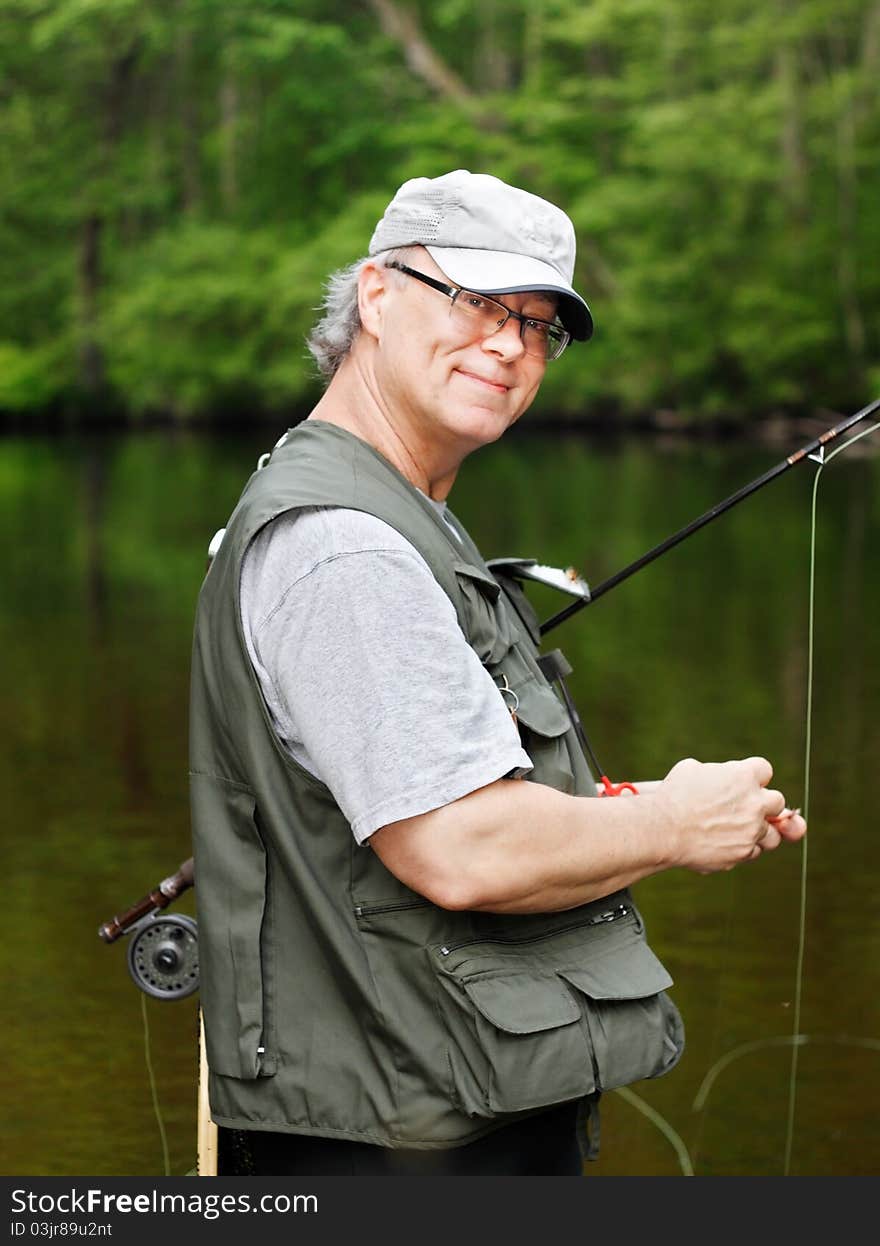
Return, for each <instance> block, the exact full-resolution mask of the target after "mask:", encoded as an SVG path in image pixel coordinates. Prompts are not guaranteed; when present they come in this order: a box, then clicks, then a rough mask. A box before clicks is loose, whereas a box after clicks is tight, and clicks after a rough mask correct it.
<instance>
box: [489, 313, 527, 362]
mask: <svg viewBox="0 0 880 1246" xmlns="http://www.w3.org/2000/svg"><path fill="white" fill-rule="evenodd" d="M483 350H488V351H491V352H492V353H493V354H496V355H498V356H499V357H500V358H502V359H505V360H508V359H518V358H519V357H520V355H522V354H524V353H525V345H524V343H523V340H522V324H521V323H520V321H519V320H517V319H516V317H515V316H508V318H507V320H506V322H505V323H504V325H503V326H502V327H501V328H500V329H498V330H496V332H495V333H493V334H491V335H490V336H489V337H486V338H483Z"/></svg>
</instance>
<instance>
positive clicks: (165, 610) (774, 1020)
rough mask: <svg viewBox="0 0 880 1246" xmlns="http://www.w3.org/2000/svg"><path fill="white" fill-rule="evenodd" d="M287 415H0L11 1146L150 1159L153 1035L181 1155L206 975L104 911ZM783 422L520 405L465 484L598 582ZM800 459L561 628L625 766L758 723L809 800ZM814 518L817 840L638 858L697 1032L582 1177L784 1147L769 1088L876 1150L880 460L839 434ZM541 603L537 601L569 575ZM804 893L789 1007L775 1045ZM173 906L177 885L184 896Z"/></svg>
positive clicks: (795, 798)
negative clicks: (698, 860)
mask: <svg viewBox="0 0 880 1246" xmlns="http://www.w3.org/2000/svg"><path fill="white" fill-rule="evenodd" d="M280 431H281V430H280V429H279V430H277V432H280ZM276 435H277V433H276V430H269V431H266V430H265V429H263V430H254V431H252V432H250V433H248V434H246V435H236V436H231V435H224V436H222V437H219V436H216V435H214V436H211V437H210V438H209V437H200V436H180V435H178V436H171V435H167V434H162V435H158V434H156V435H153V434H150V435H147V434H144V435H133V436H128V437H125V438H98V439H93V440H86V439H65V438H62V439H49V438H45V439H42V438H37V439H27V440H26V439H12V440H9V439H7V440H5V441H3V442H0V539H2V544H3V565H4V568H5V576H4V592H3V596H2V605H0V642H2V653H3V656H4V669H5V672H6V675H5V680H4V682H5V693H4V695H3V697H2V700H0V714H2V719H3V738H4V741H5V747H4V749H3V753H2V757H0V768H2V787H0V790H2V793H3V805H4V809H5V817H4V824H5V830H4V835H3V843H4V856H5V861H6V866H5V875H6V884H7V885H6V887H5V894H4V903H3V908H2V917H0V960H2V981H3V983H4V989H3V998H2V1020H3V1035H4V1059H3V1061H2V1062H0V1096H2V1104H0V1172H2V1173H3V1174H6V1175H19V1174H21V1175H113V1174H115V1175H154V1174H162V1173H163V1172H164V1171H165V1168H164V1158H163V1149H162V1136H161V1133H160V1127H159V1123H158V1121H157V1116H156V1112H155V1110H154V1105H153V1098H152V1093H151V1084H150V1077H149V1074H148V1063H147V1061H148V1057H149V1060H150V1062H151V1067H152V1070H153V1075H154V1079H155V1089H156V1094H157V1097H158V1103H159V1109H160V1114H161V1120H162V1124H163V1126H164V1130H165V1135H166V1138H167V1145H168V1151H169V1160H170V1171H171V1172H172V1173H174V1174H182V1173H185V1172H187V1171H188V1170H190V1169H192V1168H193V1167H194V1164H195V1159H196V1069H197V1035H196V1015H197V1014H196V1002H195V1000H196V997H191V998H190V999H188V1000H184V1001H179V1002H171V1001H159V1000H155V999H152V998H148V997H147V996H144V995H143V994H142V993H141V992H140V991H138V990H137V989H136V988H135V986H134V984H133V983H132V981H131V979H130V977H129V975H128V971H127V966H126V952H127V948H126V941H125V940H120V941H119V942H117V943H116V944H113V945H111V946H107V945H105V944H104V943H102V942H101V941H100V940H99V938H98V936H97V928H98V926H99V925H100V924H101V923H102V922H103V921H105V920H107V919H108V918H110V917H111V916H113V915H114V914H115V913H117V912H119V911H121V910H122V909H123V908H125V907H127V906H128V905H129V904H131V903H133V902H134V901H135V900H137V899H138V898H140V897H141V896H142V895H144V894H145V893H146V892H148V891H149V890H151V889H152V888H153V887H154V886H155V885H156V884H157V883H158V882H159V880H160V879H162V878H164V877H165V876H166V875H168V874H170V873H173V872H174V871H175V870H176V868H177V867H178V865H179V864H180V863H181V861H183V860H184V859H185V858H187V857H188V856H189V855H190V847H189V830H188V811H187V792H186V732H187V679H188V664H189V647H190V636H191V625H192V615H193V607H194V602H195V597H196V592H197V589H198V585H199V582H200V579H201V576H202V574H203V570H204V563H205V553H206V550H207V545H208V541H209V540H210V538H211V536H212V535H213V533H214V531H215V530H216V529H217V528H219V527H221V526H222V525H223V524H224V522H225V520H226V517H227V514H228V512H229V510H230V509H231V507H232V505H233V503H234V501H235V499H236V497H237V495H238V492H239V490H240V488H241V486H242V484H243V483H244V480H245V479H246V477H247V475H248V474H249V473H250V471H251V470H252V469H253V467H254V465H255V463H256V459H257V456H258V455H259V454H260V453H261V452H262V451H263V450H265V449H268V448H270V445H271V443H272V441H274V440H275V436H276ZM873 440H874V441H875V442H876V441H877V437H876V436H875V437H874V439H873ZM862 444H863V445H864V443H862ZM794 448H796V447H795V446H794V445H785V446H784V447H776V448H770V449H768V448H767V447H760V448H759V447H749V448H742V447H734V446H732V445H725V446H723V447H716V446H707V445H681V444H678V445H674V444H665V445H664V444H662V443H660V442H658V441H653V440H648V439H644V438H643V439H639V440H633V441H626V442H621V443H614V444H610V443H608V442H607V441H602V440H601V439H588V438H586V437H577V436H561V435H550V434H543V435H528V436H523V435H520V434H519V433H516V434H514V435H512V437H511V439H510V440H508V441H506V442H505V443H503V444H501V445H498V446H495V447H491V448H489V449H486V450H484V451H483V452H482V453H481V454H478V455H477V456H476V457H475V458H473V459H472V460H471V461H470V462H469V463H468V464H466V465H465V468H464V470H463V472H462V474H461V476H460V478H459V481H458V482H457V484H456V488H455V490H454V492H453V497H452V502H453V507H454V509H455V510H456V511H457V512H458V514H459V515H460V516H461V517H462V518H463V519H464V521H465V522H466V523H467V524H468V525H469V527H470V528H471V530H472V532H473V533H474V535H475V537H476V538H477V540H478V542H479V543H480V545H481V546H482V547H483V549H484V551H485V553H486V554H487V555H489V556H491V555H503V554H511V555H523V556H531V557H537V558H538V559H539V560H540V561H542V562H547V563H550V564H553V565H557V566H565V565H569V564H574V565H575V566H576V567H577V568H578V570H579V571H580V572H581V573H582V574H583V575H584V576H585V577H586V578H587V579H588V580H590V581H591V582H593V583H594V584H596V583H599V582H601V581H602V580H604V579H605V578H607V577H608V576H609V575H611V574H613V573H614V572H616V571H617V570H619V569H620V568H621V567H623V566H624V565H626V564H627V563H629V562H630V561H631V560H632V559H634V558H636V557H637V556H638V555H639V554H641V553H643V552H644V551H645V550H646V549H648V548H650V547H651V546H653V545H655V544H656V543H657V542H659V541H660V540H662V539H663V538H665V537H666V536H668V535H669V534H670V533H671V532H673V531H674V530H676V529H677V528H679V527H680V526H682V525H683V524H685V523H686V522H688V521H689V520H690V519H692V518H694V517H695V516H697V515H699V514H701V513H702V512H704V511H705V510H707V509H708V508H709V507H710V506H712V505H713V504H715V503H716V502H718V501H720V500H721V499H723V498H725V497H726V496H728V495H729V494H730V493H732V492H734V490H736V489H738V488H739V487H740V486H741V485H743V484H745V483H746V482H747V481H749V480H751V479H753V478H754V477H756V476H758V475H759V474H761V473H762V472H763V471H765V470H766V469H767V468H768V467H770V466H772V465H773V464H774V463H776V462H777V461H779V460H780V459H781V458H782V457H783V456H784V454H786V453H788V452H789V451H790V450H791V449H794ZM814 471H815V469H814V467H813V466H812V465H809V464H808V465H804V466H800V467H798V468H797V469H796V470H794V471H792V472H790V473H787V474H786V475H785V476H783V477H782V478H781V479H780V480H779V481H776V482H774V483H773V484H771V485H769V486H768V487H767V488H766V489H764V490H762V491H761V492H760V493H758V494H756V495H755V496H754V497H753V498H751V499H750V500H748V501H747V502H745V503H744V504H743V505H742V506H740V507H737V508H735V509H734V510H733V511H731V512H730V513H729V514H727V515H725V516H723V517H722V518H721V519H719V520H718V521H717V522H716V523H714V524H712V525H711V526H709V527H708V528H707V529H705V530H704V531H702V532H700V533H699V534H697V535H696V536H694V537H692V538H691V539H690V540H688V541H686V542H685V543H684V544H683V545H681V546H680V547H678V548H677V549H675V550H674V551H672V552H671V553H669V554H668V555H666V556H665V557H664V558H662V559H660V560H659V561H658V562H656V563H654V564H652V565H651V566H650V567H648V568H646V569H645V570H644V571H642V572H640V573H639V574H638V575H636V576H634V577H633V578H632V579H631V580H628V581H626V582H625V583H624V584H622V585H620V586H619V587H618V588H617V589H615V590H613V591H612V592H609V593H608V594H607V595H606V596H604V597H603V598H601V599H600V600H599V601H597V602H596V603H595V604H594V605H593V606H591V607H588V608H587V609H586V610H584V611H582V612H581V613H580V614H578V615H576V616H575V617H574V618H572V619H570V620H568V621H567V622H566V623H564V624H562V625H561V626H560V627H559V628H558V629H557V630H556V631H555V632H553V633H552V634H551V635H550V636H548V638H547V639H548V642H550V647H555V646H559V647H561V648H562V649H563V650H564V652H565V653H566V656H567V657H568V658H569V660H570V662H571V663H572V665H573V666H574V668H575V672H576V673H575V676H574V678H573V681H572V684H573V690H574V691H575V693H576V695H577V699H578V702H579V705H580V709H581V714H582V717H583V719H584V721H585V724H586V726H587V730H588V733H589V734H590V737H591V739H592V742H593V745H594V748H595V750H596V752H597V753H598V756H599V759H600V761H601V763H602V765H603V767H604V768H605V769H606V771H607V772H608V773H609V774H611V775H612V777H615V778H618V779H619V778H635V779H638V778H649V777H658V776H662V774H664V773H665V772H666V770H668V769H669V767H670V766H671V765H672V764H673V763H674V762H675V761H676V760H678V759H679V758H680V757H683V756H688V755H691V756H696V757H699V758H701V759H704V760H723V759H725V758H728V757H741V756H747V755H750V754H754V753H762V754H764V755H766V756H768V757H769V758H770V759H771V761H772V762H773V764H774V766H775V769H776V782H777V783H778V785H779V786H781V787H782V788H783V790H784V791H785V792H786V795H787V796H788V798H789V802H790V803H791V804H801V805H803V804H804V801H805V770H804V743H805V725H806V722H805V707H806V691H807V669H808V613H807V591H808V548H809V546H808V540H809V506H810V492H811V488H812V480H813V474H814ZM818 520H819V523H818V560H817V584H816V589H817V610H816V633H815V666H814V677H813V700H814V710H813V719H812V767H811V773H810V799H809V805H810V828H811V829H810V835H809V837H808V838H809V844H808V849H807V852H806V857H805V853H804V850H803V849H801V848H800V847H798V848H789V849H788V850H787V851H786V850H784V849H783V850H780V851H779V852H778V853H775V854H772V855H771V856H769V857H767V858H765V859H763V860H761V861H759V862H758V863H756V864H755V865H752V866H746V867H741V868H740V869H737V870H735V871H733V872H731V873H729V874H724V875H717V876H713V877H710V878H702V877H698V876H696V875H691V874H687V873H684V872H673V873H670V874H667V875H664V876H661V877H658V878H654V879H650V880H647V881H645V882H643V883H641V884H640V885H639V886H638V887H637V888H636V898H637V899H638V901H639V903H640V906H641V908H642V910H643V912H644V915H645V918H646V921H647V924H648V930H649V934H650V936H651V940H652V943H653V945H654V947H655V948H656V950H657V951H658V953H659V954H660V955H661V956H662V957H663V959H664V960H665V961H666V963H667V965H668V967H669V969H670V971H671V972H672V974H673V976H674V978H675V987H674V988H673V990H674V995H675V998H676V1000H677V1002H678V1004H679V1006H680V1008H681V1010H682V1012H683V1014H684V1017H685V1021H686V1025H687V1032H688V1044H687V1049H686V1052H685V1055H684V1057H683V1059H682V1062H681V1063H680V1064H679V1066H678V1067H677V1068H676V1069H675V1070H674V1071H673V1072H672V1073H671V1074H669V1075H668V1076H667V1077H666V1078H663V1079H660V1080H659V1081H650V1082H642V1083H639V1084H638V1085H637V1086H635V1087H633V1088H632V1092H631V1093H630V1094H617V1093H612V1094H609V1095H608V1096H606V1099H605V1101H604V1110H603V1131H602V1154H601V1158H600V1160H599V1162H598V1163H597V1164H595V1165H591V1166H590V1169H589V1175H622V1174H632V1175H673V1176H674V1175H680V1174H681V1173H682V1172H683V1171H686V1170H687V1169H688V1168H689V1167H690V1168H692V1169H693V1171H694V1172H695V1173H696V1174H697V1175H746V1174H754V1175H776V1174H779V1173H782V1172H783V1170H784V1168H783V1165H784V1156H785V1148H786V1137H787V1133H786V1130H787V1121H788V1119H789V1115H790V1113H791V1114H792V1116H793V1121H794V1129H793V1145H792V1154H791V1166H790V1171H791V1172H792V1174H794V1175H823V1174H829V1175H834V1174H836V1175H864V1174H877V1173H880V1126H878V1112H877V1106H878V1102H880V1097H878V1092H880V1002H878V1001H880V956H878V951H880V887H878V883H880V847H878V836H877V818H876V815H875V806H876V785H875V778H876V772H877V759H878V756H880V636H878V626H877V623H878V618H880V576H878V569H880V553H878V551H880V457H878V456H877V455H876V454H875V455H873V456H872V455H862V454H858V453H855V452H849V453H844V454H841V455H840V456H839V457H838V458H836V459H835V460H834V462H833V463H832V464H831V465H830V466H829V467H828V468H827V469H826V470H825V472H824V473H823V476H822V479H821V483H820V486H819V511H818ZM534 600H535V602H536V604H537V605H538V607H539V611H540V612H541V613H542V617H548V616H549V615H551V614H553V613H555V612H556V611H557V610H558V609H560V608H561V606H562V605H563V604H565V601H567V600H568V599H564V600H563V599H560V598H559V597H557V596H554V595H552V594H550V593H549V591H545V590H540V591H538V592H536V593H535V594H534ZM804 875H805V876H806V889H805V892H802V878H803V876H804ZM802 895H803V902H804V906H805V910H804V918H805V935H806V937H805V943H804V952H803V989H802V998H801V1026H800V1030H801V1033H802V1034H804V1035H806V1036H808V1037H807V1040H806V1041H804V1042H803V1043H802V1044H801V1045H799V1046H798V1048H797V1062H796V1064H795V1065H793V1062H792V1043H791V1037H792V1033H793V1028H792V1027H793V1010H794V1008H795V1005H796V968H797V962H798V947H799V942H798V927H799V918H800V911H801V903H802ZM171 911H172V912H174V911H177V912H183V913H188V914H194V913H195V911H196V910H195V897H194V893H193V892H192V891H191V892H189V893H187V895H186V896H185V897H184V898H183V899H182V900H181V901H180V902H179V903H178V904H177V905H176V906H174V908H173V909H172V910H171ZM145 1022H146V1030H145ZM707 1079H708V1080H707ZM792 1087H793V1096H792Z"/></svg>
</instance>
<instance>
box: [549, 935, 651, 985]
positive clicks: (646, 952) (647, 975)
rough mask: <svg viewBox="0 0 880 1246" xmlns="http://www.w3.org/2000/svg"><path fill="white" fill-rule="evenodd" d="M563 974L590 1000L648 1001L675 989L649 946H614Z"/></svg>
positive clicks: (635, 944)
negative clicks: (660, 993)
mask: <svg viewBox="0 0 880 1246" xmlns="http://www.w3.org/2000/svg"><path fill="white" fill-rule="evenodd" d="M558 972H559V974H560V976H561V977H563V978H564V979H565V980H566V982H570V983H571V985H572V986H573V987H576V988H577V990H579V991H582V992H583V993H584V995H587V996H589V997H590V999H644V998H646V997H647V996H649V995H657V994H658V993H659V992H660V991H665V990H666V988H667V987H670V986H672V978H671V977H670V976H669V974H668V972H667V971H666V969H665V967H664V966H663V965H662V964H661V963H660V961H659V960H658V959H657V957H656V956H655V955H654V953H653V952H652V951H651V949H650V948H649V947H648V945H647V943H640V942H627V943H625V944H617V946H615V945H614V944H613V943H611V944H609V946H608V947H607V948H606V949H605V954H604V955H601V954H599V955H596V956H593V957H591V958H590V960H589V963H585V964H583V965H578V966H577V967H576V968H574V969H571V968H565V969H560V970H559V971H558Z"/></svg>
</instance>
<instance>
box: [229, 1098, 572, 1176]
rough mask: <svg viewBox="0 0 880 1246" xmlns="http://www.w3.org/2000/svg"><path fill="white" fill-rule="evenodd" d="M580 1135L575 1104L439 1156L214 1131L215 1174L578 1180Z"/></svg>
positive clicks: (258, 1132)
mask: <svg viewBox="0 0 880 1246" xmlns="http://www.w3.org/2000/svg"><path fill="white" fill-rule="evenodd" d="M578 1131H579V1121H578V1108H577V1104H576V1103H563V1104H560V1105H558V1106H556V1107H552V1108H548V1109H547V1110H546V1111H543V1112H540V1113H536V1114H535V1115H534V1116H530V1117H528V1118H527V1119H525V1120H521V1121H517V1122H515V1123H514V1124H511V1125H503V1126H501V1128H499V1129H495V1130H493V1132H492V1133H489V1134H486V1135H485V1136H484V1137H482V1138H478V1139H477V1140H476V1142H470V1143H468V1144H467V1145H466V1146H460V1147H451V1148H449V1149H447V1150H442V1151H404V1150H393V1149H391V1148H389V1147H383V1146H372V1145H371V1144H369V1143H364V1142H349V1141H341V1140H338V1139H336V1138H313V1137H310V1136H309V1135H307V1134H287V1133H269V1132H264V1131H262V1130H257V1129H223V1128H220V1129H218V1163H217V1172H218V1175H220V1176H237V1177H240V1176H258V1177H286V1176H310V1177H316V1176H343V1177H407V1176H409V1177H416V1176H418V1177H462V1176H464V1177H467V1176H471V1177H490V1176H491V1177H582V1176H583V1175H584V1170H583V1156H582V1153H581V1145H580V1142H579V1139H578Z"/></svg>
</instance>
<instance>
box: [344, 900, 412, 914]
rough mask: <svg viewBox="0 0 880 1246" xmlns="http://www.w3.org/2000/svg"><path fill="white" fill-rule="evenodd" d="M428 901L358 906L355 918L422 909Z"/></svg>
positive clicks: (402, 901) (355, 910)
mask: <svg viewBox="0 0 880 1246" xmlns="http://www.w3.org/2000/svg"><path fill="white" fill-rule="evenodd" d="M427 904H428V901H427V900H398V901H397V902H396V903H394V904H356V905H355V908H354V915H355V917H372V916H373V915H374V914H375V913H397V912H399V911H400V910H401V909H421V908H425V907H427Z"/></svg>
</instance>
